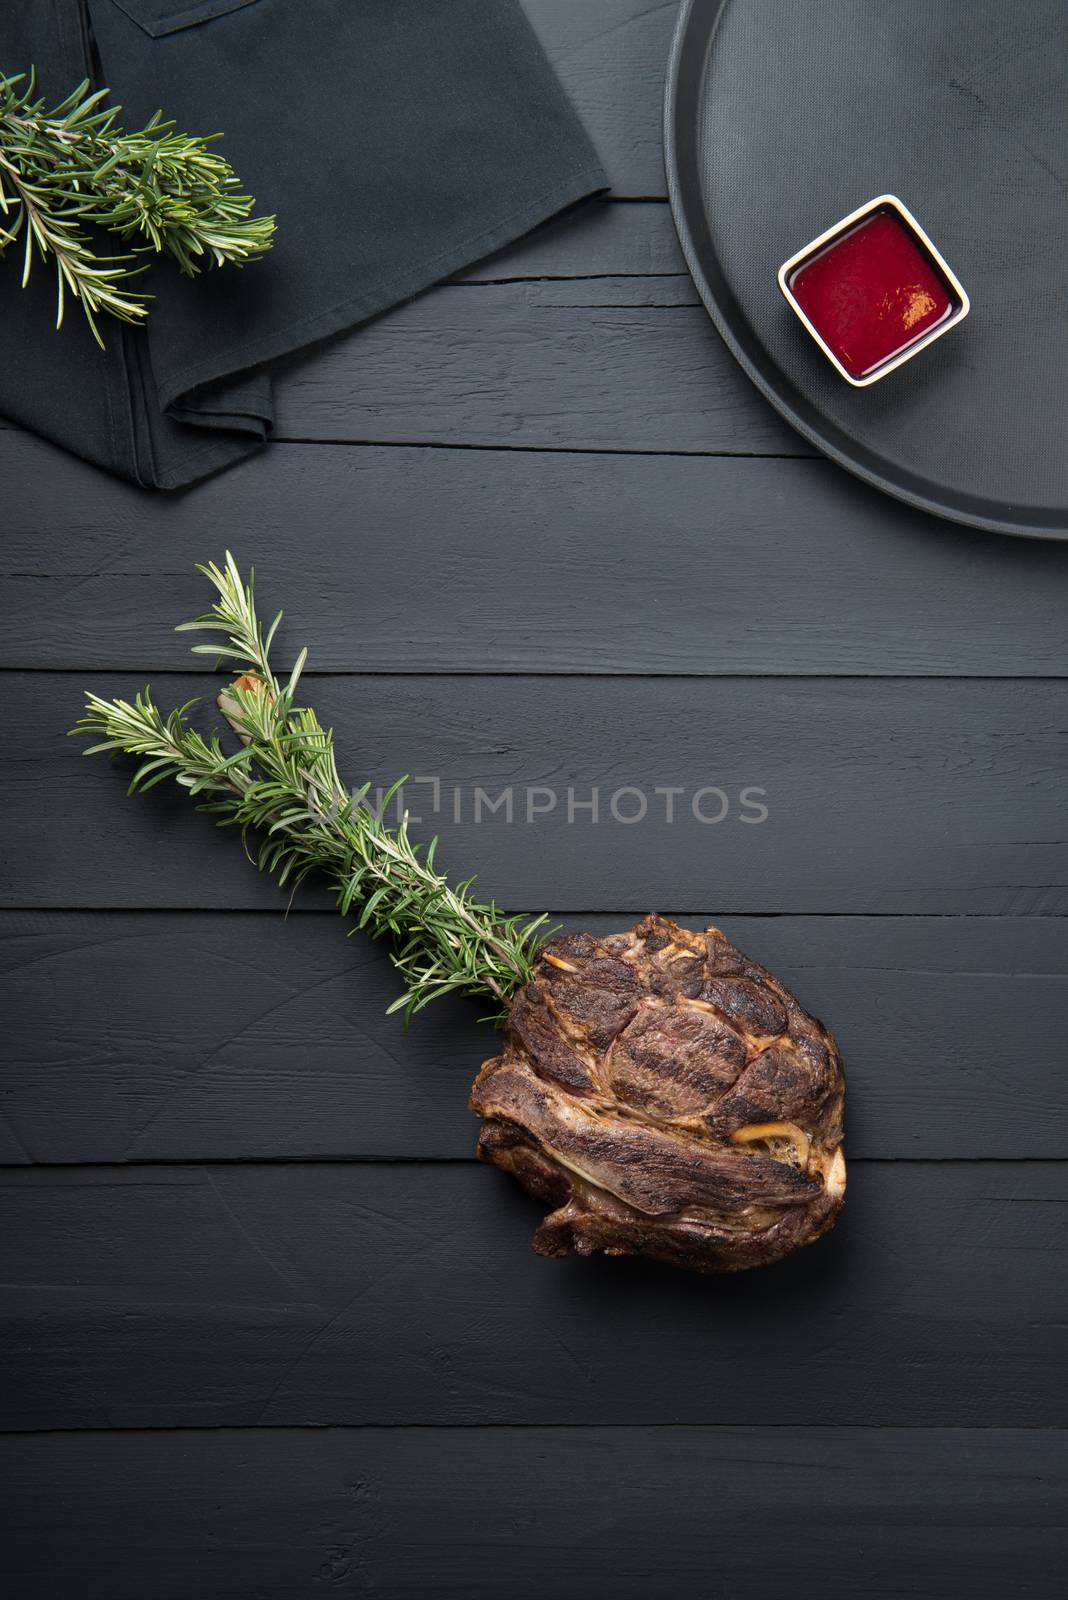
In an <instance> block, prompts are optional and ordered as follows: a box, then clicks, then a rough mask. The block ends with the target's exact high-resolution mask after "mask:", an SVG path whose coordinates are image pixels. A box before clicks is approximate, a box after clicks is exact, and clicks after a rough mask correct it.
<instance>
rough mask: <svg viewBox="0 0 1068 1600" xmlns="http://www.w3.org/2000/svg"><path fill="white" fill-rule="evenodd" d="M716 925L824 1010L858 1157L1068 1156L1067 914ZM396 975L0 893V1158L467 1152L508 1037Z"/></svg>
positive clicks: (169, 921) (373, 957) (257, 922)
mask: <svg viewBox="0 0 1068 1600" xmlns="http://www.w3.org/2000/svg"><path fill="white" fill-rule="evenodd" d="M564 920H565V922H566V920H567V919H564ZM687 920H689V921H690V922H691V924H692V925H693V926H701V925H702V919H693V918H691V919H687ZM709 920H710V919H709V918H705V919H703V921H704V922H707V921H709ZM571 922H572V925H574V926H577V925H578V924H576V923H575V922H574V919H571ZM581 925H583V926H587V927H591V928H593V929H594V930H595V931H604V932H608V931H611V930H612V929H614V928H616V927H618V926H619V919H618V918H615V919H613V918H605V917H596V918H593V917H591V918H586V919H581ZM725 927H726V931H727V932H728V933H729V935H730V936H731V938H733V939H735V940H736V941H737V942H738V943H739V944H740V945H741V946H742V948H743V949H746V950H749V951H751V952H752V953H753V954H754V955H756V956H758V957H759V958H760V959H761V960H762V961H764V962H766V963H767V964H768V965H769V966H771V967H772V969H773V970H774V971H775V972H776V973H778V975H779V976H780V977H781V978H782V979H783V980H784V981H785V982H787V983H789V984H790V985H791V986H792V987H793V988H794V989H795V991H796V992H797V993H798V994H799V995H800V997H801V998H802V1000H803V1001H804V1002H805V1003H806V1004H807V1005H808V1006H809V1007H810V1008H811V1009H812V1010H813V1011H814V1012H816V1013H817V1014H818V1015H819V1016H821V1017H823V1018H825V1019H826V1020H827V1021H828V1022H829V1023H831V1024H832V1025H833V1027H834V1029H835V1032H836V1034H837V1036H838V1039H839V1041H840V1043H841V1046H842V1049H843V1052H844V1054H845V1059H846V1065H847V1070H848V1078H849V1091H850V1116H849V1152H850V1154H851V1155H852V1156H854V1157H856V1156H876V1157H880V1158H883V1159H885V1158H893V1157H900V1156H905V1157H908V1156H919V1157H924V1158H946V1157H956V1158H962V1159H967V1158H975V1157H979V1156H988V1157H1001V1158H1005V1157H1028V1156H1031V1157H1043V1158H1048V1157H1066V1156H1068V1140H1066V1139H1065V1135H1064V1128H1065V1119H1066V1113H1068V1078H1066V1075H1065V1073H1064V1070H1063V1054H1064V1051H1063V1032H1064V1017H1065V1015H1066V1014H1068V976H1066V974H1068V921H1065V920H1063V919H1061V920H1057V919H1052V918H1050V919H1038V918H1036V919H1031V918H1023V917H1016V918H998V917H990V918H987V917H969V918H939V917H929V918H913V917H891V918H881V919H880V918H866V917H817V918H811V917H770V918H747V917H732V918H729V919H726V921H725ZM396 993H397V985H396V980H395V975H394V973H393V969H392V967H391V966H390V964H389V962H388V961H387V960H386V957H385V954H384V951H383V950H382V948H381V946H377V945H373V944H372V943H371V942H370V941H369V940H367V939H365V938H364V937H363V936H362V935H357V936H356V937H355V938H353V939H346V938H345V937H344V924H342V923H341V922H340V920H339V919H338V918H337V917H336V916H334V915H333V914H332V913H329V912H327V913H323V914H316V913H310V914H308V915H301V916H296V915H294V916H292V917H290V918H289V919H288V921H285V920H283V918H282V916H281V914H280V913H279V914H278V915H275V916H270V915H261V914H241V913H227V912H224V913H214V914H203V913H196V912H185V913H182V912H170V913H167V912H161V913H156V914H149V915H146V914H141V913H123V912H108V913H96V912H85V913H48V912H45V913H37V912H19V913H7V914H6V915H4V916H3V917H0V1015H2V1016H3V1017H4V1019H5V1031H6V1034H7V1066H6V1069H5V1075H4V1097H3V1112H4V1116H3V1121H2V1123H0V1128H2V1129H3V1130H5V1131H6V1133H7V1135H8V1141H9V1142H8V1144H7V1145H4V1144H3V1143H0V1161H3V1162H15V1163H22V1162H42V1163H45V1162H95V1161H126V1160H136V1161H183V1160H197V1159H202V1160H233V1159H248V1158H252V1159H257V1158H263V1157H265V1156H270V1157H284V1158H286V1159H291V1160H292V1159H301V1158H313V1159H317V1158H322V1157H331V1156H338V1157H374V1158H378V1159H380V1158H387V1159H388V1158H392V1157H411V1156H420V1157H445V1158H454V1157H463V1156H468V1155H470V1154H471V1152H472V1150H473V1145H474V1135H475V1124H474V1121H473V1119H472V1117H471V1115H470V1113H469V1112H468V1110H467V1086H468V1083H469V1081H470V1079H471V1077H472V1076H473V1074H474V1070H475V1068H476V1067H477V1065H478V1063H479V1062H480V1061H481V1060H482V1059H483V1058H484V1057H485V1056H486V1055H488V1054H490V1053H491V1052H492V1051H493V1049H494V1048H495V1037H494V1035H492V1034H491V1033H489V1032H488V1031H487V1029H486V1027H485V1025H484V1024H481V1023H479V1022H478V1020H477V1018H478V1008H477V1007H476V1006H474V1005H468V1004H466V1003H464V1002H461V1001H457V1002H455V1003H453V1004H448V1005H445V1004H436V1005H434V1006H433V1007H431V1008H430V1010H429V1011H427V1012H425V1013H424V1014H423V1015H422V1016H421V1017H420V1018H419V1019H418V1021H417V1022H416V1023H414V1024H413V1026H412V1027H411V1028H410V1029H409V1031H408V1032H407V1033H404V1032H403V1030H402V1028H401V1026H400V1024H399V1023H398V1021H397V1019H396V1017H387V1016H386V1015H385V1009H386V1006H387V1005H388V1004H389V1003H390V1001H391V1000H392V999H394V998H395V996H396Z"/></svg>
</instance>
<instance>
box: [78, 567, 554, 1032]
mask: <svg viewBox="0 0 1068 1600" xmlns="http://www.w3.org/2000/svg"><path fill="white" fill-rule="evenodd" d="M200 571H202V572H203V573H204V574H205V576H206V577H207V578H209V579H210V581H211V583H212V584H213V585H214V587H215V590H216V593H217V596H218V598H217V599H216V601H215V602H214V604H213V605H212V607H211V610H210V611H209V612H207V613H206V614H205V615H204V616H201V617H197V618H196V619H194V620H193V621H192V622H187V623H182V624H181V629H180V631H182V630H185V629H198V630H211V631H217V632H221V633H223V634H225V635H226V642H225V643H224V644H222V645H217V644H198V645H194V646H193V649H194V651H195V652H196V653H199V654H209V655H213V656H216V657H224V658H226V659H227V660H229V661H231V662H233V663H235V664H236V666H237V669H238V670H237V676H236V677H235V679H234V681H233V682H232V683H231V684H230V685H229V686H228V687H227V688H226V689H225V690H224V691H223V693H222V694H221V695H220V696H219V697H218V705H219V709H220V710H221V711H222V713H223V715H224V716H225V718H226V720H227V722H228V723H229V724H230V726H231V727H232V728H233V729H234V731H235V732H236V733H237V734H238V736H239V738H240V740H241V749H239V750H238V751H237V752H235V753H232V754H227V752H226V751H225V750H224V749H223V747H222V744H221V743H220V740H219V736H218V734H217V733H212V734H211V735H210V736H209V737H207V738H204V737H203V736H202V735H201V734H200V733H199V732H198V731H197V730H196V729H195V728H193V727H191V726H190V724H189V722H188V720H187V713H188V711H189V709H190V706H191V705H193V704H195V703H196V702H194V701H190V702H189V704H187V705H184V706H181V707H179V708H178V709H177V710H175V711H172V712H171V713H170V714H169V715H168V716H166V717H165V716H164V715H163V714H162V713H161V712H160V711H159V710H158V708H157V707H156V705H155V703H154V701H153V700H152V696H151V692H150V691H149V690H148V689H145V690H144V691H143V692H142V693H141V694H139V695H137V696H136V697H135V699H134V701H133V703H132V704H131V703H130V702H129V701H126V700H104V699H101V697H100V696H99V695H95V694H89V695H87V697H86V714H85V716H84V717H83V718H82V719H81V720H80V722H79V723H78V725H77V727H75V728H73V729H72V730H71V732H72V733H75V734H92V735H102V736H103V738H102V740H101V741H100V742H98V743H95V744H93V745H91V746H90V747H89V748H88V749H87V750H86V751H85V754H86V755H93V754H95V753H97V752H99V751H108V752H117V751H121V752H123V753H125V754H127V755H133V756H137V757H139V758H140V762H141V764H140V765H139V767H138V769H137V771H136V772H135V773H134V776H133V780H132V782H131V784H130V789H129V792H130V793H131V794H132V793H135V792H143V791H145V790H147V789H151V788H152V787H153V786H154V785H155V784H157V783H161V782H162V781H163V780H164V779H167V778H173V779H174V780H175V782H177V783H179V784H180V785H181V786H182V787H183V788H185V789H188V790H189V792H190V794H192V795H200V796H204V800H203V802H202V804H201V806H200V809H201V810H203V811H209V812H213V813H214V814H215V815H216V816H217V817H218V819H219V825H220V826H222V827H226V826H232V825H235V824H236V825H237V826H238V827H240V828H241V830H242V833H243V835H246V836H247V835H248V834H249V833H250V832H253V833H256V834H259V835H260V843H259V846H258V849H257V851H256V855H255V859H256V861H257V863H258V865H259V867H260V869H261V871H265V872H269V873H271V874H272V875H273V876H274V877H275V878H276V880H277V881H278V883H279V884H285V883H290V884H292V885H294V886H296V885H297V884H299V883H300V882H302V881H303V879H304V878H305V877H307V875H308V874H309V873H311V872H317V873H321V874H323V875H325V877H326V878H327V880H328V881H329V882H330V884H331V886H332V887H333V890H334V893H335V895H336V898H337V904H338V908H339V910H340V911H341V912H342V913H344V914H348V913H349V912H353V913H354V914H355V915H356V917H357V926H358V927H362V928H366V929H367V930H368V931H369V932H370V933H372V934H373V935H376V936H388V938H389V939H390V941H391V955H392V960H393V962H394V964H395V966H396V967H397V969H398V970H399V972H400V973H401V976H402V978H403V979H404V984H405V990H404V993H403V994H402V995H401V996H400V997H399V998H398V999H397V1000H396V1001H395V1002H394V1004H393V1005H392V1006H391V1007H390V1008H389V1009H390V1010H391V1011H397V1010H400V1011H403V1012H404V1015H405V1018H408V1017H410V1016H411V1015H412V1014H413V1013H414V1012H416V1011H419V1010H421V1009H422V1007H423V1006H425V1005H427V1004H428V1003H429V1002H430V1001H431V1000H434V999H436V998H437V997H438V996H439V995H443V994H448V993H451V992H459V993H462V994H472V995H477V994H486V993H489V994H491V995H493V996H494V998H495V999H496V1000H497V1001H498V1002H503V1001H505V1000H507V998H508V997H509V995H511V994H513V993H514V992H515V990H516V989H517V988H519V987H520V986H521V985H522V984H524V983H525V982H527V980H528V979H529V977H530V976H531V972H532V965H533V960H534V955H535V953H536V950H537V947H538V945H539V944H540V943H541V941H542V940H543V939H544V938H545V937H546V936H547V932H548V930H547V929H546V927H545V924H546V922H547V918H546V917H545V916H544V915H543V916H538V917H533V918H530V919H525V918H523V917H517V916H506V915H504V914H503V913H502V912H501V911H500V910H499V909H498V908H497V906H496V905H495V904H494V903H493V902H492V901H489V902H482V901H479V900H476V899H475V898H474V896H473V894H472V886H473V882H474V880H473V879H470V878H469V879H467V880H466V881H464V882H462V883H458V884H451V883H450V882H449V880H448V878H447V877H446V875H445V874H444V873H443V872H441V871H439V870H438V869H437V867H436V866H435V862H434V856H435V848H436V844H437V841H436V840H433V841H432V842H431V843H430V844H429V845H428V846H427V847H426V848H425V849H424V848H423V846H422V845H420V844H416V843H413V841H412V840H411V839H410V838H409V836H408V819H407V814H405V816H404V817H403V819H402V821H401V822H400V824H399V826H398V827H396V828H390V827H388V826H387V825H386V823H385V821H384V820H383V819H384V815H385V811H386V808H387V806H388V805H389V802H390V800H391V799H392V798H393V797H394V795H395V794H396V793H397V791H398V790H399V788H400V786H401V784H400V783H396V784H394V785H393V787H392V788H391V789H390V790H389V792H388V793H387V794H386V796H385V799H384V800H383V802H382V804H381V806H380V807H378V808H372V807H371V806H370V805H369V804H368V799H367V796H368V793H369V789H370V785H369V784H367V785H365V786H364V787H363V788H361V789H358V790H350V789H348V788H347V787H346V786H345V785H344V784H343V783H342V781H341V779H340V777H339V775H338V770H337V762H336V759H335V754H334V739H333V732H332V730H330V729H329V728H324V727H323V726H322V724H321V723H320V722H319V720H318V718H317V716H316V714H315V712H314V711H313V710H311V709H310V708H309V707H298V706H296V704H295V695H296V691H297V686H298V684H299V682H300V676H301V672H302V670H303V667H304V664H305V661H306V660H307V650H302V651H301V652H300V655H299V656H298V658H297V661H296V664H295V666H294V667H293V670H292V672H291V673H290V674H289V676H288V678H287V679H286V680H285V681H284V682H283V681H282V680H281V679H279V678H278V677H277V676H276V674H275V672H274V669H273V668H272V666H271V661H270V650H271V643H272V641H273V638H274V634H275V631H276V629H277V627H278V624H279V622H280V621H281V617H282V613H281V612H279V613H278V615H277V616H276V617H275V619H274V621H273V622H272V623H271V625H270V627H269V628H268V629H267V630H266V632H265V631H264V629H263V626H262V624H261V623H260V621H259V618H258V616H257V613H256V605H255V595H254V584H253V576H252V575H250V577H249V580H248V582H247V583H246V582H244V581H243V579H242V577H241V574H240V572H239V571H238V568H237V565H236V563H235V561H234V558H233V556H232V555H230V553H229V552H227V555H226V560H225V563H224V564H223V566H222V567H219V566H216V565H215V563H214V562H212V563H210V564H209V565H207V566H204V567H201V568H200ZM401 782H403V779H402V780H401Z"/></svg>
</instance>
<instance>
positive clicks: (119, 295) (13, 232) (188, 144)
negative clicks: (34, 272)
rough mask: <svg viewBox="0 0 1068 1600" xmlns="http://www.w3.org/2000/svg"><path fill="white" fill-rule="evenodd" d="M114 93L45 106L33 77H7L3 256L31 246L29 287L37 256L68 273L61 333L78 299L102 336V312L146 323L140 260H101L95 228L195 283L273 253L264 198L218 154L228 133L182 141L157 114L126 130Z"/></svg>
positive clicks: (60, 274)
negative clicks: (259, 210) (262, 211)
mask: <svg viewBox="0 0 1068 1600" xmlns="http://www.w3.org/2000/svg"><path fill="white" fill-rule="evenodd" d="M107 95H108V90H107V89H98V90H97V91H96V93H95V94H90V92H89V83H88V80H86V82H84V83H81V84H79V85H78V87H77V88H76V89H75V90H74V91H73V93H72V94H69V95H68V96H67V98H66V100H64V101H63V102H62V104H61V105H58V106H55V107H54V108H53V110H51V111H47V110H46V109H45V102H44V100H43V99H42V98H35V97H34V96H35V84H34V77H33V74H32V73H31V74H30V75H29V78H28V79H27V78H26V76H25V74H22V73H20V74H18V75H17V76H15V77H9V78H0V253H2V252H3V251H4V250H5V249H7V248H8V247H9V246H11V245H12V244H14V243H15V242H16V240H17V239H18V237H19V235H20V234H21V235H22V237H23V239H24V257H23V271H22V282H23V286H25V284H26V282H27V280H28V279H29V276H30V268H31V265H32V262H33V255H34V249H35V247H36V249H37V251H38V252H39V253H40V255H41V257H42V258H46V257H48V256H52V257H53V258H54V260H55V264H56V279H57V296H58V305H57V310H56V326H57V328H58V327H60V326H61V325H62V322H63V304H64V298H65V295H66V294H67V293H69V294H71V295H72V296H73V297H74V298H75V299H76V300H78V301H80V303H81V306H82V309H83V311H84V312H85V315H86V317H87V318H88V321H89V326H90V328H91V329H92V331H93V337H94V338H95V339H96V342H97V343H98V344H99V345H101V346H102V345H103V342H104V341H103V339H102V338H101V336H100V330H99V328H98V327H97V324H96V315H97V313H98V312H102V311H103V312H108V313H109V314H110V315H111V316H113V317H118V318H119V319H120V320H122V321H123V322H134V323H136V322H140V321H141V320H142V319H143V318H144V317H145V316H146V315H147V313H148V307H147V297H146V296H145V295H143V294H140V293H138V292H137V290H136V289H135V288H133V287H132V280H133V277H134V274H135V272H136V271H137V270H140V269H139V268H137V267H136V266H134V265H132V263H133V262H134V261H135V256H134V255H130V254H127V255H124V256H98V255H97V254H96V253H95V252H94V250H93V247H92V243H91V240H90V237H89V235H87V234H86V232H85V230H84V225H85V224H87V223H89V224H93V225H95V226H98V227H101V228H106V229H107V230H108V231H109V232H111V233H115V234H118V235H119V237H120V238H122V239H124V240H134V241H138V240H140V241H144V242H143V243H142V244H140V246H139V248H140V250H141V251H155V252H159V253H165V254H167V255H169V256H173V258H174V259H175V261H177V263H178V265H179V267H180V268H181V270H182V271H183V272H185V273H187V274H189V275H190V276H193V275H195V274H196V273H197V272H199V271H200V270H201V268H202V267H203V266H205V265H207V264H209V263H214V264H215V265H217V266H221V265H223V263H224V262H232V263H234V264H236V265H239V266H240V265H244V264H245V263H246V262H248V261H252V260H255V259H256V257H257V256H261V255H262V254H263V253H264V251H266V250H269V249H270V247H271V240H272V238H273V236H274V225H275V219H274V218H273V217H254V216H253V215H252V208H253V206H254V205H255V203H256V202H255V201H254V200H253V199H252V198H251V197H250V196H249V195H246V194H241V193H239V192H238V191H239V189H240V182H239V179H238V178H237V177H236V176H235V175H234V172H233V170H232V168H231V167H230V165H229V163H228V162H227V161H224V159H223V158H222V156H220V155H217V154H216V153H215V151H214V150H212V149H210V148H209V145H210V144H211V143H212V141H213V140H214V139H217V138H218V137H219V135H218V134H212V135H210V136H209V137H208V138H192V137H190V136H189V135H188V134H184V133H176V132H175V131H174V124H173V122H164V121H162V118H161V113H159V112H157V113H156V114H155V116H154V117H152V119H151V120H150V121H149V122H148V123H147V124H146V126H145V127H144V128H143V129H142V130H141V131H140V132H139V133H125V132H123V130H122V129H121V128H119V127H117V126H116V118H117V117H118V114H119V111H120V110H121V109H122V108H121V107H120V106H110V107H108V108H106V109H105V108H103V106H102V102H103V101H104V100H105V99H106V98H107Z"/></svg>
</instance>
